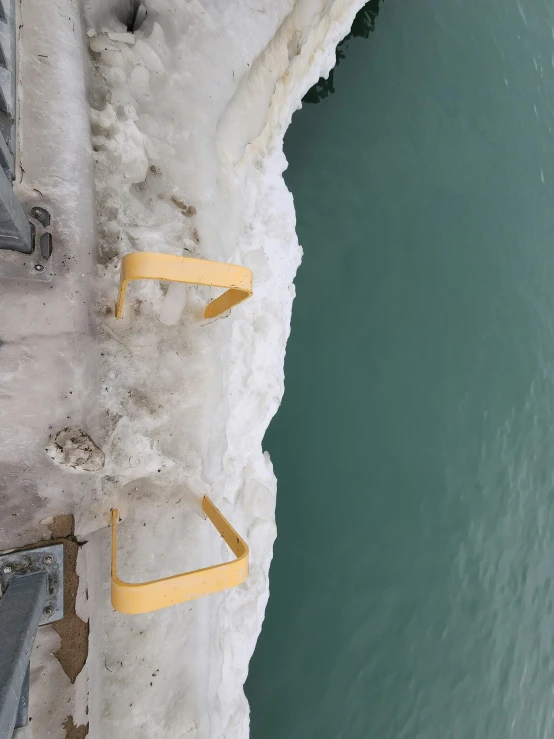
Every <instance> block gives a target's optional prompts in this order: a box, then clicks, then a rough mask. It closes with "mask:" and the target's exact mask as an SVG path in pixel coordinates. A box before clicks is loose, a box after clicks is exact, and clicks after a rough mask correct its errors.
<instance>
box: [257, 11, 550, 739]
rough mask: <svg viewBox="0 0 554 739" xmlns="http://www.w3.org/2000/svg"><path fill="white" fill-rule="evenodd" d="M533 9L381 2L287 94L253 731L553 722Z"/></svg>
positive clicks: (540, 114)
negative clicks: (280, 320)
mask: <svg viewBox="0 0 554 739" xmlns="http://www.w3.org/2000/svg"><path fill="white" fill-rule="evenodd" d="M553 26H554V5H553V4H552V2H546V1H545V0H519V2H515V0H502V1H501V0H479V1H478V0H464V1H463V2H461V1H460V2H458V0H419V2H417V3H416V2H413V0H412V1H408V0H384V2H382V3H381V5H380V8H379V13H378V16H377V17H376V19H375V30H374V32H373V33H371V34H370V36H369V38H368V39H363V38H357V39H353V40H351V41H350V42H349V45H348V50H347V52H346V54H345V56H344V58H343V59H342V60H341V62H340V65H339V67H338V68H337V69H336V70H335V72H334V79H333V86H334V89H335V92H334V94H329V95H327V96H325V94H326V92H328V90H327V91H326V90H325V88H322V87H321V86H320V90H319V92H317V91H316V93H317V94H315V93H312V99H313V98H314V96H315V99H317V98H318V97H319V98H320V102H319V104H317V105H309V104H306V105H305V106H304V108H303V109H302V110H301V111H300V112H299V113H297V114H296V115H295V117H294V120H293V124H292V126H291V129H290V131H289V133H288V134H287V139H286V154H287V157H288V159H289V162H290V167H289V170H288V172H287V173H286V180H287V183H288V185H289V187H290V189H291V190H292V192H293V194H294V198H295V204H296V209H297V216H298V235H299V239H300V243H301V244H302V246H303V247H304V251H305V255H304V261H303V264H302V267H301V269H300V271H299V274H298V278H297V281H296V285H297V298H296V301H295V304H294V314H293V325H292V334H291V338H290V342H289V344H288V349H287V359H286V367H285V373H286V392H285V398H284V402H283V405H282V408H281V409H280V411H279V413H278V414H277V416H276V418H275V420H274V421H273V423H272V425H271V427H270V429H269V431H268V433H267V435H266V438H265V442H264V446H265V448H266V449H267V450H268V451H269V452H270V454H271V457H272V460H273V462H274V465H275V471H276V474H277V476H278V479H279V490H278V502H277V525H278V532H279V536H278V539H277V543H276V547H275V555H274V561H273V564H272V567H271V573H270V584H271V597H270V601H269V606H268V610H267V615H266V620H265V623H264V627H263V631H262V635H261V637H260V640H259V643H258V647H257V650H256V653H255V655H254V658H253V660H252V664H251V671H250V676H249V679H248V683H247V696H248V698H249V700H250V702H251V709H252V716H251V722H252V728H251V735H252V738H253V739H312V738H313V739H316V738H317V739H448V738H449V737H455V738H456V739H457V738H460V739H481V737H482V738H483V739H506V738H507V737H517V738H521V739H539V738H540V739H544V737H554V133H553V131H554V31H553ZM321 90H323V93H324V94H320V93H321Z"/></svg>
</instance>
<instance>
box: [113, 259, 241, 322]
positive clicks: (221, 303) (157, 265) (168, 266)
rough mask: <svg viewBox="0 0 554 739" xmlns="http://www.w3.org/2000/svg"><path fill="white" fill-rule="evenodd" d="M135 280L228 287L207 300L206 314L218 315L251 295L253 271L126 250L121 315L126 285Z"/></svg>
mask: <svg viewBox="0 0 554 739" xmlns="http://www.w3.org/2000/svg"><path fill="white" fill-rule="evenodd" d="M132 280H167V281H168V282H185V283H188V284H191V285H208V286H210V287H227V288H229V289H228V290H227V291H226V292H224V293H223V295H220V296H219V297H218V298H216V299H215V300H212V302H211V303H208V305H207V306H206V310H205V311H204V318H215V317H216V316H219V315H221V313H225V311H227V310H229V308H232V307H233V306H234V305H237V304H238V303H241V302H242V301H243V300H246V299H247V298H249V297H250V296H251V295H252V271H251V270H250V269H248V268H247V267H239V266H238V265H237V264H226V263H224V262H209V261H208V260H206V259H193V258H192V257H178V256H174V255H173V254H158V253H157V252H149V251H135V252H131V254H126V255H125V256H124V257H123V259H122V260H121V274H120V280H119V295H118V297H117V303H116V307H115V317H116V318H121V315H122V313H123V303H124V302H125V293H126V291H127V285H128V284H129V282H131V281H132Z"/></svg>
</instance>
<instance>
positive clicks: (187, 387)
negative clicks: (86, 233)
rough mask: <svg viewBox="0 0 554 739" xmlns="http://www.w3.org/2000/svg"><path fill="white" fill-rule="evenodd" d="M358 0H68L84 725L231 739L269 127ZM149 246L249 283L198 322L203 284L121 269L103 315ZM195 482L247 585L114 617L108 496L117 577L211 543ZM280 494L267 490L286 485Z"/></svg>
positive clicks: (194, 557)
mask: <svg viewBox="0 0 554 739" xmlns="http://www.w3.org/2000/svg"><path fill="white" fill-rule="evenodd" d="M362 4H363V3H362V2H361V0H334V2H330V1H329V0H297V2H290V1H289V2H286V1H283V0H280V1H279V2H277V1H276V0H256V2H253V1H252V0H248V2H242V1H241V2H239V1H238V0H237V2H234V3H228V2H217V1H216V0H214V1H213V2H207V1H202V2H200V1H198V0H196V1H191V2H186V3H185V2H183V0H150V1H149V2H148V3H147V7H148V16H147V19H146V21H145V22H144V24H143V25H142V26H141V28H140V29H139V30H138V31H137V32H136V33H135V34H134V35H133V34H129V33H127V32H126V29H125V27H124V26H123V25H122V24H120V23H119V22H118V21H116V20H115V19H114V18H110V15H109V13H105V12H103V8H102V4H101V3H100V4H98V3H95V2H92V0H89V6H90V7H89V8H88V17H89V23H90V25H91V27H92V28H96V29H100V30H99V32H97V33H94V32H93V31H91V32H90V36H91V38H90V48H91V56H92V60H93V69H94V72H93V80H92V112H91V123H92V133H93V146H94V149H95V159H96V165H97V166H96V189H97V207H98V230H99V253H100V257H99V278H98V291H97V295H98V300H97V306H96V310H97V316H98V321H99V325H100V340H101V353H102V356H101V374H102V376H101V387H102V393H103V394H102V399H101V410H102V419H101V425H102V428H103V429H104V431H103V434H104V435H103V437H102V438H100V439H99V440H97V441H98V443H99V446H101V447H102V449H103V450H104V452H105V454H106V467H105V469H104V477H103V486H102V487H103V490H102V495H101V496H100V498H99V499H98V500H97V501H96V502H95V503H94V504H92V505H91V501H90V500H87V501H84V504H83V507H82V509H81V511H80V514H79V516H78V520H77V524H78V533H79V534H81V535H86V536H88V537H89V542H90V544H91V548H89V551H88V553H87V555H86V559H87V570H88V584H89V607H90V611H91V614H90V616H91V638H90V650H89V674H90V710H89V718H90V722H91V725H90V733H91V735H92V736H93V737H100V736H102V737H123V736H133V737H135V739H147V738H148V739H151V737H154V736H160V735H161V734H162V733H163V736H164V737H165V738H166V739H172V738H173V737H175V738H176V737H184V736H191V737H198V738H202V739H216V738H219V737H226V738H228V739H231V738H233V739H234V738H235V737H237V738H238V737H241V738H244V737H247V736H248V727H249V709H248V704H247V701H246V698H245V695H244V692H243V684H244V681H245V679H246V675H247V671H248V663H249V660H250V657H251V655H252V652H253V650H254V646H255V643H256V639H257V637H258V634H259V632H260V629H261V625H262V620H263V615H264V610H265V606H266V603H267V598H268V594H269V585H268V569H269V564H270V561H271V556H272V547H273V541H274V539H275V533H276V532H275V521H274V514H275V495H276V480H275V476H274V474H273V470H272V466H271V463H270V460H269V456H268V455H267V454H264V453H263V451H262V439H263V436H264V433H265V431H266V428H267V426H268V424H269V422H270V420H271V418H272V417H273V415H274V414H275V412H276V410H277V408H278V406H279V403H280V401H281V397H282V395H283V389H284V376H283V362H284V356H285V345H286V341H287V338H288V334H289V327H290V318H291V309H292V301H293V297H294V286H293V280H294V276H295V273H296V270H297V268H298V265H299V263H300V259H301V254H302V252H301V249H300V246H299V245H298V241H297V238H296V234H295V214H294V207H293V200H292V196H291V194H290V193H289V192H288V190H287V188H286V186H285V183H284V180H283V177H282V172H283V170H284V169H285V167H286V161H285V157H284V155H283V151H282V147H283V136H284V133H285V131H286V129H287V127H288V125H289V123H290V121H291V117H292V113H293V112H294V110H296V109H297V108H298V107H299V105H300V100H301V98H302V96H303V95H304V94H305V92H306V91H307V90H308V89H309V88H310V87H311V85H313V84H314V83H315V82H316V81H317V79H318V78H319V77H320V76H322V75H326V74H327V73H328V72H329V70H330V68H331V67H332V65H333V64H334V61H335V48H336V45H337V43H338V42H339V41H340V40H341V39H342V38H343V37H344V36H345V35H346V33H347V32H348V30H349V28H350V26H351V23H352V20H353V17H354V14H355V12H356V11H357V10H358V9H359V7H360V6H361V5H362ZM136 250H144V251H160V252H166V253H171V254H188V255H193V256H198V257H206V258H209V259H218V260H224V261H231V262H234V263H237V264H242V265H245V266H248V267H250V268H251V269H252V270H253V272H254V296H253V298H252V299H251V300H249V301H248V302H247V303H245V304H243V305H241V306H239V307H238V308H236V309H234V310H233V311H232V312H231V313H230V314H229V316H227V317H225V318H223V319H218V320H216V321H212V322H205V321H203V320H202V319H201V318H200V316H201V310H202V307H203V305H204V304H205V302H206V300H207V299H209V298H210V297H213V296H212V295H211V294H210V292H209V291H208V290H206V289H200V288H198V289H195V288H186V289H183V288H177V289H174V288H170V289H169V290H167V287H166V286H162V285H160V284H158V283H155V282H143V283H134V284H133V285H132V287H131V288H130V290H129V294H128V297H127V302H126V306H125V315H124V319H123V320H122V321H116V320H115V319H114V317H113V310H112V306H113V303H114V300H115V296H116V291H117V279H118V270H119V265H120V260H121V256H122V255H123V254H125V253H126V252H129V251H136ZM205 492H207V493H208V494H209V495H210V496H211V498H212V499H213V500H214V502H215V503H216V505H217V506H218V507H219V508H220V509H221V510H222V512H223V514H224V515H225V516H227V517H228V518H229V520H230V521H231V522H232V523H233V525H234V526H235V527H236V528H237V529H238V530H239V531H240V532H241V534H242V535H243V536H244V537H245V538H246V539H247V541H248V543H249V545H250V549H251V560H250V576H249V578H248V580H247V582H246V583H245V584H244V585H242V586H240V587H239V588H236V589H235V590H232V591H229V592H227V593H224V594H220V595H217V596H211V597H209V598H206V599H203V600H201V601H195V602H193V603H190V604H185V605H183V606H177V607H174V608H171V609H166V610H165V611H159V612H157V613H153V614H149V615H145V616H138V617H124V616H121V615H120V614H116V613H114V612H113V611H112V610H111V608H110V606H109V602H108V583H107V579H106V577H105V573H106V572H107V570H108V539H107V535H106V531H105V530H102V527H103V526H104V524H105V522H106V520H107V517H106V514H107V512H108V511H109V509H110V507H111V506H113V505H117V506H118V507H119V508H120V510H121V511H122V514H123V517H124V518H125V521H124V522H123V523H122V525H121V527H120V533H121V542H120V555H119V556H120V562H121V566H120V569H121V574H122V576H123V577H126V578H128V579H136V580H141V579H149V578H154V577H159V576H162V575H165V574H171V573H176V572H179V571H184V570H187V569H191V568H195V567H199V566H205V565H207V564H209V563H212V562H217V561H221V560H222V558H223V557H226V556H227V554H226V552H225V547H224V545H222V542H221V540H220V539H219V538H218V537H217V536H216V535H214V533H213V532H212V531H211V530H210V528H209V524H207V523H205V522H204V521H203V520H202V519H201V518H199V511H200V505H199V502H200V498H201V495H202V494H203V493H205ZM298 492H299V491H282V492H281V494H282V495H289V494H290V495H295V494H298Z"/></svg>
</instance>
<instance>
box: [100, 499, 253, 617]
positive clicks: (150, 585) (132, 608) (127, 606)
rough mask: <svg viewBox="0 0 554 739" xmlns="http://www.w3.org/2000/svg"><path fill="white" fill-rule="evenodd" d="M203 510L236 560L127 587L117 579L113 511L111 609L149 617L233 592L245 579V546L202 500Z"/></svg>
mask: <svg viewBox="0 0 554 739" xmlns="http://www.w3.org/2000/svg"><path fill="white" fill-rule="evenodd" d="M202 510H203V511H204V512H205V514H206V515H207V516H208V518H209V519H210V521H211V522H212V523H213V525H214V526H215V528H216V529H217V530H218V531H219V533H220V534H221V536H222V537H223V539H224V540H225V542H226V544H227V545H228V546H229V548H230V549H231V551H232V552H233V554H234V555H235V557H236V559H234V560H232V561H231V562H224V563H223V564H219V565H212V566H211V567H205V568H203V569H201V570H193V571H192V572H184V573H183V574H181V575H173V576H171V577H164V578H161V579H160V580H151V581H150V582H141V583H129V582H123V580H120V579H119V577H118V575H117V533H116V531H117V519H118V510H117V508H113V509H112V606H113V607H114V608H115V610H116V611H120V613H129V614H136V613H149V612H150V611H157V610H158V609H160V608H167V606H172V605H175V604H176V603H183V602H185V601H188V600H194V599H195V598H201V597H202V596H204V595H209V594H210V593H217V592H219V591H221V590H226V589H227V588H234V587H236V586H237V585H240V583H242V582H244V581H245V580H246V578H247V576H248V555H249V550H248V545H247V544H246V542H245V541H244V540H243V539H242V538H241V537H240V536H239V535H238V534H237V532H236V531H235V530H234V528H233V527H232V526H231V524H230V523H229V522H228V521H227V519H226V518H225V517H224V516H223V515H222V514H221V513H220V512H219V511H218V509H217V508H216V507H215V505H214V504H213V503H212V501H211V500H210V499H209V498H208V497H207V496H204V498H203V500H202Z"/></svg>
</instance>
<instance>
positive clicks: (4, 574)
mask: <svg viewBox="0 0 554 739" xmlns="http://www.w3.org/2000/svg"><path fill="white" fill-rule="evenodd" d="M35 572H46V575H47V595H46V601H45V603H44V609H43V612H42V616H41V618H40V621H39V626H44V625H45V624H51V623H53V622H54V621H59V620H60V619H61V618H63V544H52V545H50V546H47V547H39V548H38V549H24V550H23V551H17V552H9V553H8V554H0V589H1V591H2V596H3V595H4V594H5V593H6V590H7V588H8V585H9V584H10V582H11V581H12V580H13V579H14V578H19V577H22V576H25V575H32V574H33V573H35ZM1 602H2V600H1V599H0V603H1Z"/></svg>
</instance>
